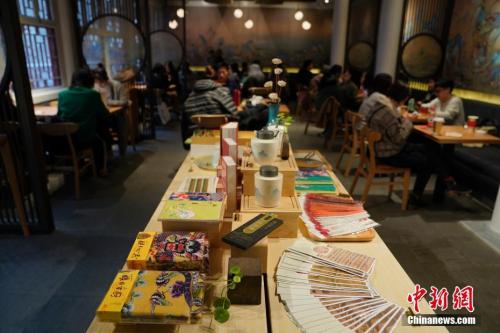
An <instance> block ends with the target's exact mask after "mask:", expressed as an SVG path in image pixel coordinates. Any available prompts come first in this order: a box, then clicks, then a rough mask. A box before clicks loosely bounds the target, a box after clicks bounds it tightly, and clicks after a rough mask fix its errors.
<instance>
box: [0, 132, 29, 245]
mask: <svg viewBox="0 0 500 333" xmlns="http://www.w3.org/2000/svg"><path fill="white" fill-rule="evenodd" d="M0 154H1V157H2V160H3V164H4V167H5V174H6V176H7V181H8V182H9V184H10V190H11V192H12V198H13V199H14V204H15V206H16V210H17V215H18V217H19V222H20V223H21V228H22V229H23V234H24V236H29V235H30V229H29V227H28V219H27V217H26V212H25V210H24V205H23V195H22V190H21V183H20V179H19V177H18V174H17V172H16V163H15V159H14V155H13V154H12V150H11V149H10V145H9V141H8V138H7V135H5V134H0Z"/></svg>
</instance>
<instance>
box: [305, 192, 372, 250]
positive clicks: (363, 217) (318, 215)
mask: <svg viewBox="0 0 500 333" xmlns="http://www.w3.org/2000/svg"><path fill="white" fill-rule="evenodd" d="M299 201H300V203H301V206H302V215H301V218H302V220H303V221H304V224H305V226H306V227H307V229H308V231H309V233H310V234H311V235H313V236H315V237H316V238H317V239H319V240H323V239H327V238H330V237H335V236H343V235H349V234H354V233H359V232H363V231H366V230H368V229H370V228H373V227H376V226H378V225H379V224H378V223H376V222H374V221H373V220H371V219H370V215H369V214H368V212H367V211H366V210H365V209H364V208H363V204H362V203H361V202H359V201H355V200H353V199H351V198H341V197H338V196H336V195H329V194H315V193H308V194H306V195H304V196H301V197H300V198H299Z"/></svg>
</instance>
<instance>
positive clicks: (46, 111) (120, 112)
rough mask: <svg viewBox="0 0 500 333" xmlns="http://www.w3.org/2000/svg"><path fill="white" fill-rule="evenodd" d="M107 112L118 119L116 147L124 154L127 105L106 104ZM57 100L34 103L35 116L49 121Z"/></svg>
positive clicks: (126, 137) (53, 113)
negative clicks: (45, 103)
mask: <svg viewBox="0 0 500 333" xmlns="http://www.w3.org/2000/svg"><path fill="white" fill-rule="evenodd" d="M106 108H107V109H108V112H109V114H110V115H112V116H116V117H117V119H118V122H117V123H118V124H117V125H118V149H119V151H120V155H121V156H124V155H125V153H126V151H127V145H128V127H129V126H128V119H127V118H128V117H127V115H126V112H125V111H126V110H127V108H128V105H106ZM57 109H58V106H57V101H55V102H52V103H51V104H48V105H35V106H34V111H35V117H36V118H37V119H38V120H41V121H43V122H51V121H52V119H53V118H54V117H56V116H57Z"/></svg>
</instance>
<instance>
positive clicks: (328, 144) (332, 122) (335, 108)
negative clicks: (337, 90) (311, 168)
mask: <svg viewBox="0 0 500 333" xmlns="http://www.w3.org/2000/svg"><path fill="white" fill-rule="evenodd" d="M326 102H329V103H330V106H329V107H330V110H329V113H327V114H326V126H329V127H330V128H331V131H330V134H329V135H327V136H325V141H324V143H323V147H325V148H327V149H332V146H333V143H334V142H335V139H336V138H337V134H338V133H339V112H340V102H339V101H338V100H337V99H336V98H335V97H328V99H327V100H326V101H325V103H326ZM323 104H324V103H323Z"/></svg>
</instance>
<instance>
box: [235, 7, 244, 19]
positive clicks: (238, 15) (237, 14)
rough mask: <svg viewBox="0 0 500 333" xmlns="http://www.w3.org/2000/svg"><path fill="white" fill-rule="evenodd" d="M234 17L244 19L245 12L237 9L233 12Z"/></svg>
mask: <svg viewBox="0 0 500 333" xmlns="http://www.w3.org/2000/svg"><path fill="white" fill-rule="evenodd" d="M233 15H234V17H236V18H242V17H243V11H242V10H241V9H239V8H236V9H235V10H234V12H233Z"/></svg>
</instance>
